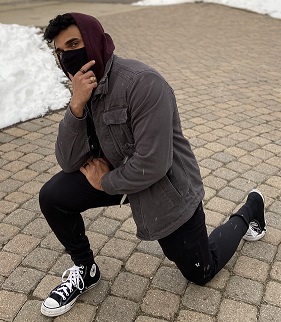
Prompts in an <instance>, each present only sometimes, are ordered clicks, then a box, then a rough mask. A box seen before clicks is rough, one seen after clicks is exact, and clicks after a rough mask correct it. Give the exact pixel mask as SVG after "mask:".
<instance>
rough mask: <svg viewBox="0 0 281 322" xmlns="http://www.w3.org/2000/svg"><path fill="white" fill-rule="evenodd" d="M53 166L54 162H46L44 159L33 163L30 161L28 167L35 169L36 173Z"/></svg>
mask: <svg viewBox="0 0 281 322" xmlns="http://www.w3.org/2000/svg"><path fill="white" fill-rule="evenodd" d="M53 166H54V163H51V162H47V161H46V160H39V161H37V162H35V163H32V164H31V165H30V166H29V167H28V168H29V169H30V170H33V171H35V172H36V173H42V172H44V171H46V170H49V169H50V168H52V167H53Z"/></svg>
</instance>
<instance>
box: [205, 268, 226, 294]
mask: <svg viewBox="0 0 281 322" xmlns="http://www.w3.org/2000/svg"><path fill="white" fill-rule="evenodd" d="M229 277H230V273H229V271H228V270H226V269H224V268H223V269H222V270H221V271H219V273H218V274H217V275H216V276H215V277H214V278H213V279H212V280H211V281H210V282H208V283H207V284H206V286H207V287H211V288H215V289H218V290H223V289H224V288H225V286H226V284H227V282H228V280H229Z"/></svg>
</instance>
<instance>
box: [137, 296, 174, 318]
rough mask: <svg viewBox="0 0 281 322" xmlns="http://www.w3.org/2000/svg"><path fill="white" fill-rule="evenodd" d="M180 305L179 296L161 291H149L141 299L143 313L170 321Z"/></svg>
mask: <svg viewBox="0 0 281 322" xmlns="http://www.w3.org/2000/svg"><path fill="white" fill-rule="evenodd" d="M179 304H180V298H179V296H177V295H175V294H172V293H169V292H166V291H161V290H149V291H148V292H147V294H146V296H145V297H144V299H143V303H142V304H141V309H142V311H143V312H144V313H146V314H149V315H152V316H155V317H159V318H164V319H168V320H172V319H173V318H174V316H175V313H176V312H177V310H178V308H179Z"/></svg>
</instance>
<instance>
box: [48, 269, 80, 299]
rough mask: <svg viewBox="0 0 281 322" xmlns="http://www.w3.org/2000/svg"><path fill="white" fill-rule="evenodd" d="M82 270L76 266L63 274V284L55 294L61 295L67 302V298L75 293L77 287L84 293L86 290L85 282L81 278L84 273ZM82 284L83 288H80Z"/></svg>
mask: <svg viewBox="0 0 281 322" xmlns="http://www.w3.org/2000/svg"><path fill="white" fill-rule="evenodd" d="M80 269H81V267H79V266H76V265H74V266H72V267H71V268H69V269H67V270H66V271H65V272H64V273H63V274H62V278H61V280H62V282H63V283H62V284H61V285H60V286H59V287H58V288H57V289H56V290H55V291H53V292H54V293H56V294H58V295H60V296H61V297H62V298H63V300H65V299H66V296H68V295H69V294H70V293H71V292H72V291H73V287H76V288H77V289H78V290H79V291H82V290H83V289H84V280H83V278H82V276H81V274H82V272H81V271H80ZM80 282H81V286H79V284H80Z"/></svg>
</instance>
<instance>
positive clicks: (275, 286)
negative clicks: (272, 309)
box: [264, 281, 281, 307]
mask: <svg viewBox="0 0 281 322" xmlns="http://www.w3.org/2000/svg"><path fill="white" fill-rule="evenodd" d="M277 294H281V283H278V282H274V281H270V282H268V284H267V286H266V291H265V296H264V300H265V301H266V302H267V303H268V304H272V305H275V306H278V307H281V297H280V296H276V295H277Z"/></svg>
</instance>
